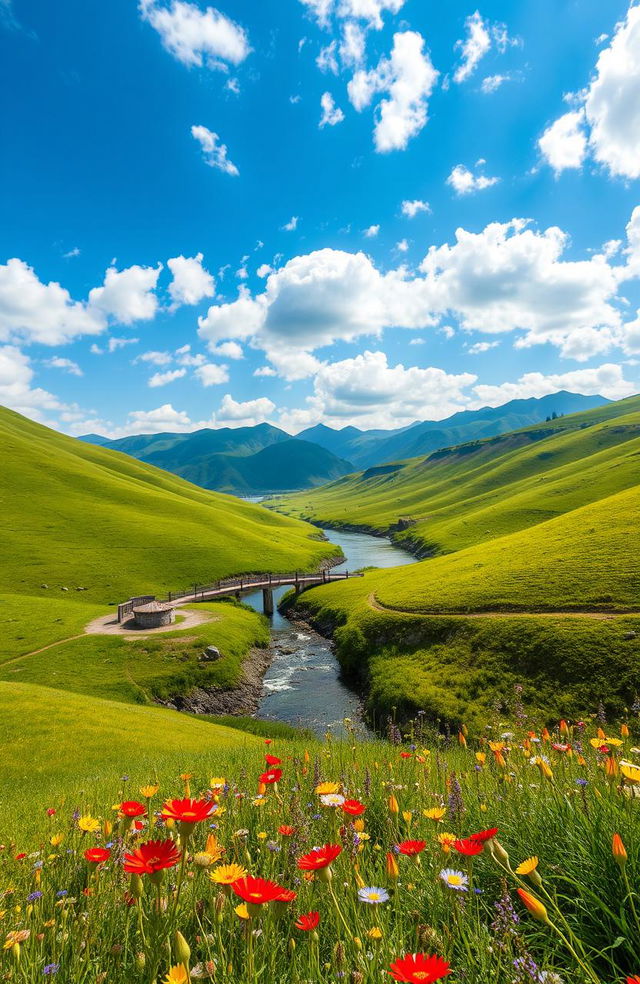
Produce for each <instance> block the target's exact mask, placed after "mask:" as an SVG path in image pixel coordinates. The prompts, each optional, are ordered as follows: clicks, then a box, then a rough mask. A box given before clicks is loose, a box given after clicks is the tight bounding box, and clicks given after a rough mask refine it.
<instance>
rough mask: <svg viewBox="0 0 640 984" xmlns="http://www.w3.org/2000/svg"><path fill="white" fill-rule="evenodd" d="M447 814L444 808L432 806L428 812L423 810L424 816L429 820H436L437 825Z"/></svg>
mask: <svg viewBox="0 0 640 984" xmlns="http://www.w3.org/2000/svg"><path fill="white" fill-rule="evenodd" d="M446 812H447V811H446V809H445V808H444V806H432V807H430V808H429V809H428V810H423V811H422V816H423V817H426V818H427V820H435V822H436V823H440V821H441V820H442V818H443V817H444V815H445V813H446Z"/></svg>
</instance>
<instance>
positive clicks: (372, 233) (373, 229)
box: [362, 225, 380, 239]
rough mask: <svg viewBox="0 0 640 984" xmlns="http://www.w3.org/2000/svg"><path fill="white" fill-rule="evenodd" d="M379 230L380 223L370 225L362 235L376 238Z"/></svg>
mask: <svg viewBox="0 0 640 984" xmlns="http://www.w3.org/2000/svg"><path fill="white" fill-rule="evenodd" d="M379 232H380V226H379V225H370V226H369V227H368V228H367V229H365V230H364V232H363V233H362V235H363V236H366V238H367V239H375V238H376V236H377V235H378V233H379Z"/></svg>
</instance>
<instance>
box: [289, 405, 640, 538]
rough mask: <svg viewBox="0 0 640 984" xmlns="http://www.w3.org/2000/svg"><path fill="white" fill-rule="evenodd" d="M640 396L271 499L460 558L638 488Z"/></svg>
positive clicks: (296, 511)
mask: <svg viewBox="0 0 640 984" xmlns="http://www.w3.org/2000/svg"><path fill="white" fill-rule="evenodd" d="M639 455H640V397H632V398H630V399H628V400H622V401H620V402H618V403H614V404H610V405H609V406H607V407H601V408H598V409H597V410H590V411H586V412H585V413H582V414H575V415H572V416H570V417H564V418H561V419H559V420H556V421H551V422H549V423H547V424H539V425H537V426H535V427H530V428H527V429H526V430H523V431H516V432H513V433H511V434H506V435H502V436H500V437H497V438H491V439H488V440H486V441H479V442H475V443H472V444H467V445H462V446H460V447H459V448H453V449H449V450H447V451H444V452H436V453H434V454H432V455H431V456H430V457H429V458H426V459H425V458H416V459H413V460H411V461H409V462H407V463H405V464H403V465H400V466H398V467H397V469H396V470H394V471H390V472H385V471H384V470H383V469H381V470H380V471H377V470H376V469H370V470H369V472H364V473H359V474H357V475H355V476H351V477H347V478H344V479H341V480H340V481H337V482H333V483H331V484H330V485H327V486H325V487H323V488H322V489H319V490H317V491H314V492H303V493H299V494H297V495H293V496H284V497H280V498H278V499H273V500H271V505H272V506H273V507H274V508H276V509H278V511H280V512H283V513H287V514H291V515H296V516H299V517H304V518H305V519H309V520H311V521H313V522H319V523H325V524H327V525H329V526H336V527H340V526H346V527H362V528H368V529H372V530H374V531H376V532H378V533H380V532H387V531H389V532H394V530H395V529H396V528H397V526H398V523H399V521H401V520H403V519H404V520H409V524H405V525H407V526H408V528H407V529H406V530H403V531H401V532H396V533H395V534H394V535H395V537H396V539H397V541H398V542H399V543H401V544H403V545H406V546H408V547H409V548H410V549H413V550H415V551H416V552H417V553H419V554H422V555H423V556H424V555H426V554H429V555H431V554H438V553H449V552H451V551H455V550H461V549H464V548H465V547H469V546H473V545H474V544H477V543H483V542H486V541H488V540H492V539H495V538H496V537H500V536H504V535H505V534H507V533H513V532H516V531H517V530H521V529H526V528H528V527H531V526H534V525H536V524H537V523H540V522H543V521H545V520H547V519H552V518H553V517H555V516H559V515H562V514H564V513H567V512H570V511H571V510H573V509H577V508H579V507H580V506H583V505H587V504H589V503H591V502H596V501H598V500H600V499H602V498H604V497H606V496H609V495H612V494H614V493H616V492H620V491H623V490H624V489H627V488H630V487H632V486H634V485H637V484H638V472H639V465H638V460H639V459H638V456H639Z"/></svg>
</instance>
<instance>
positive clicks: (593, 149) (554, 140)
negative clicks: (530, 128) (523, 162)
mask: <svg viewBox="0 0 640 984" xmlns="http://www.w3.org/2000/svg"><path fill="white" fill-rule="evenodd" d="M580 102H581V105H580V107H579V109H577V110H576V111H575V112H573V113H566V114H565V115H564V116H561V117H560V118H559V119H558V120H556V122H555V123H553V124H552V125H551V126H550V127H549V128H548V129H547V130H546V131H545V133H544V134H543V136H542V138H541V139H540V141H539V145H540V149H541V150H542V152H543V154H544V156H545V157H546V159H547V160H548V161H549V163H550V164H551V166H552V167H554V168H555V170H556V171H559V170H562V169H563V168H567V167H572V168H578V167H580V166H581V165H582V163H583V162H584V160H585V159H586V157H587V153H590V154H591V156H592V158H593V159H594V160H595V161H596V162H597V163H599V164H601V165H602V166H603V167H605V168H606V169H607V170H608V171H609V173H610V174H612V175H614V176H616V177H623V178H640V6H638V5H637V4H636V3H634V2H632V3H630V5H629V10H628V11H627V15H626V17H625V18H624V20H622V21H621V22H620V23H619V24H617V25H616V28H615V31H614V34H613V37H612V39H611V42H610V44H609V45H608V47H606V48H604V49H603V50H602V51H601V52H600V54H599V56H598V61H597V64H596V67H595V72H594V76H593V78H592V79H591V82H590V83H589V85H588V86H587V88H586V89H585V90H584V91H583V92H582V93H581V94H580Z"/></svg>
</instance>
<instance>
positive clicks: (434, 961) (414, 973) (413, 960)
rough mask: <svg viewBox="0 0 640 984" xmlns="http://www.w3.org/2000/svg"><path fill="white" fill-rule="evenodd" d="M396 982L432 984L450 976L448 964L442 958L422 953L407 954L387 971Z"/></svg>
mask: <svg viewBox="0 0 640 984" xmlns="http://www.w3.org/2000/svg"><path fill="white" fill-rule="evenodd" d="M389 973H390V974H391V976H392V977H393V979H394V980H396V981H402V982H403V984H432V982H433V981H439V980H440V978H441V977H446V976H447V974H450V973H451V971H450V970H449V964H448V963H447V962H446V960H443V959H442V957H437V956H435V955H434V956H431V957H428V956H425V954H424V953H408V954H407V955H406V956H405V957H401V958H400V959H399V960H396V961H395V963H392V964H391V970H390V971H389Z"/></svg>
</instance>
